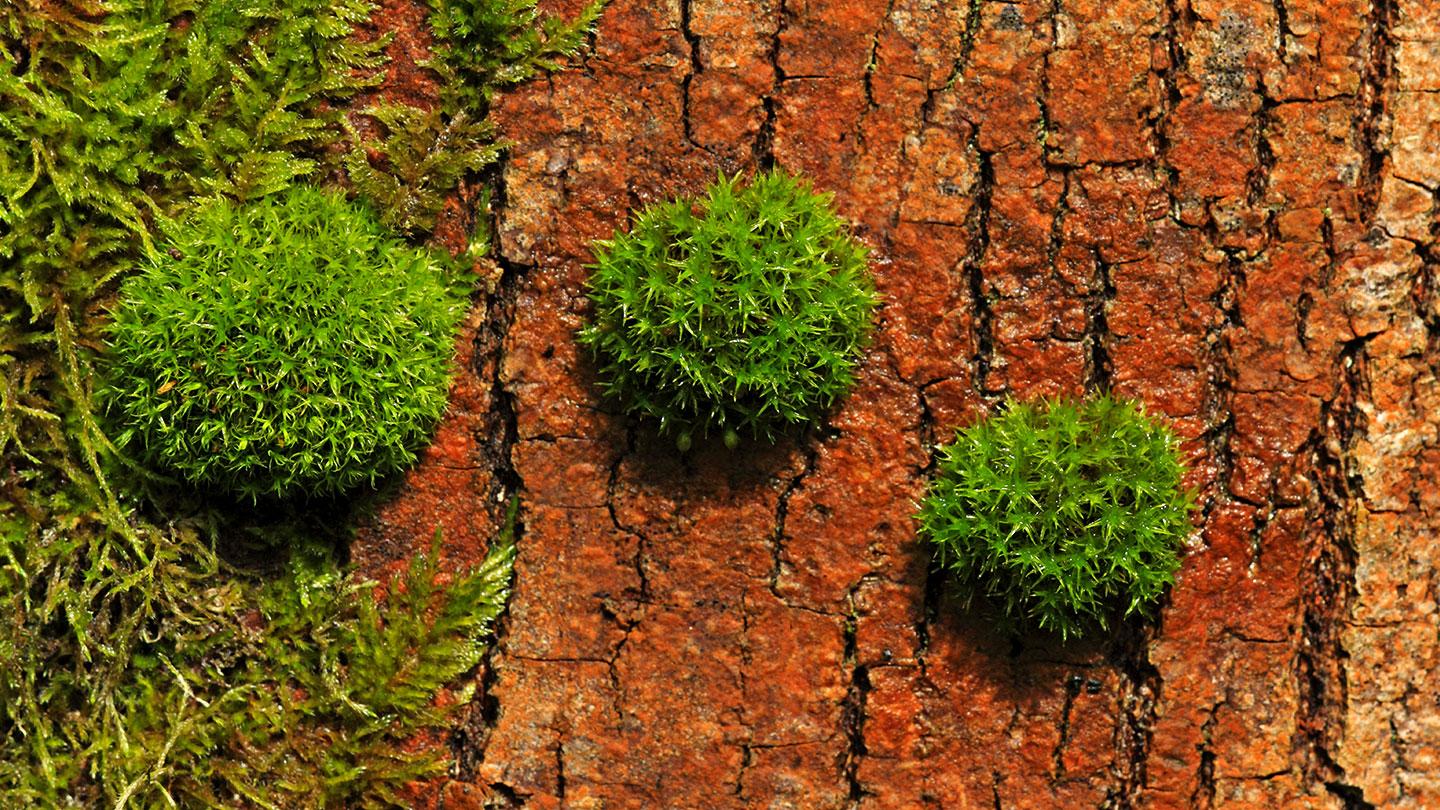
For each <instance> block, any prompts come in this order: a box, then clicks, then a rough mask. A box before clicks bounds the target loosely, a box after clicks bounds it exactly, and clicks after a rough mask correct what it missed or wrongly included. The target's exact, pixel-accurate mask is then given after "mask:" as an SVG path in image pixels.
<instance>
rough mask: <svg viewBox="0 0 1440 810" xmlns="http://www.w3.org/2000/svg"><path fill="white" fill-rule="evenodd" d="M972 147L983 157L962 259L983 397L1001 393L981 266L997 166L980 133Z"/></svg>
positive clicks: (986, 248) (978, 389)
mask: <svg viewBox="0 0 1440 810" xmlns="http://www.w3.org/2000/svg"><path fill="white" fill-rule="evenodd" d="M971 148H972V149H974V151H975V153H976V154H977V155H979V156H980V172H979V175H980V176H979V180H978V181H977V184H976V188H975V204H974V206H973V207H971V209H970V214H969V216H968V217H967V220H968V221H967V222H966V223H965V230H966V232H968V233H969V234H970V250H969V251H968V252H967V253H966V254H965V258H963V259H962V260H961V268H962V270H963V272H964V274H965V282H966V285H967V287H968V289H969V291H970V307H971V310H972V319H971V320H972V322H973V323H974V332H975V356H974V357H973V358H972V366H973V368H974V371H975V378H974V380H975V381H974V388H975V392H976V393H978V394H980V395H981V396H989V395H993V394H996V393H999V392H998V391H996V390H993V389H991V387H990V382H989V378H990V366H991V363H992V361H993V358H994V357H995V330H994V312H993V311H992V310H991V308H990V300H989V298H987V296H986V292H985V274H984V271H983V270H982V269H981V268H982V266H983V264H984V262H985V254H986V253H987V252H988V251H989V249H990V208H991V200H992V199H993V197H994V193H995V167H994V166H993V165H992V162H991V158H992V156H991V154H990V153H989V152H986V151H984V150H982V149H980V144H979V135H978V134H976V135H974V136H972V138H971Z"/></svg>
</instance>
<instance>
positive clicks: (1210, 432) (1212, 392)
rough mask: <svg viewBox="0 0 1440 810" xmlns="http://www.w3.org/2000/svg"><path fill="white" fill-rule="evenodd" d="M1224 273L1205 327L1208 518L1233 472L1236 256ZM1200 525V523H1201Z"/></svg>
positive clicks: (1240, 268) (1240, 273)
mask: <svg viewBox="0 0 1440 810" xmlns="http://www.w3.org/2000/svg"><path fill="white" fill-rule="evenodd" d="M1222 267H1223V270H1224V276H1223V278H1222V280H1221V282H1220V286H1219V287H1218V289H1216V291H1215V293H1214V294H1213V295H1212V296H1211V299H1210V301H1211V304H1212V305H1213V306H1214V308H1215V312H1216V316H1217V317H1216V320H1215V321H1214V322H1213V323H1212V324H1211V325H1210V326H1209V328H1207V329H1206V330H1205V356H1206V367H1207V371H1208V380H1207V382H1208V385H1207V386H1206V395H1205V411H1204V415H1205V433H1204V434H1203V435H1202V437H1201V438H1202V439H1203V440H1204V442H1205V446H1206V449H1207V450H1208V451H1209V453H1208V455H1209V457H1210V458H1211V459H1212V460H1213V461H1214V464H1215V471H1214V472H1215V479H1214V491H1213V493H1212V497H1210V498H1208V499H1207V500H1206V502H1205V504H1204V512H1203V514H1204V516H1205V518H1206V519H1208V518H1209V516H1210V513H1211V512H1213V511H1214V509H1215V507H1216V506H1218V505H1219V504H1220V503H1221V502H1222V501H1224V500H1226V499H1228V498H1229V497H1230V478H1231V476H1232V475H1233V474H1234V472H1235V451H1234V449H1233V447H1232V446H1231V442H1232V440H1233V438H1234V435H1235V412H1234V401H1235V380H1236V377H1237V375H1238V371H1237V370H1236V368H1235V350H1234V346H1233V345H1232V342H1231V340H1232V336H1233V335H1234V334H1235V333H1236V332H1237V331H1238V330H1240V329H1242V328H1243V327H1244V324H1243V323H1242V321H1241V317H1240V291H1241V289H1242V288H1243V287H1244V286H1245V268H1244V265H1243V264H1242V263H1241V261H1240V259H1239V258H1238V257H1237V256H1235V255H1234V254H1233V253H1232V254H1227V255H1226V257H1225V262H1224V263H1223V265H1222ZM1202 525H1203V523H1202Z"/></svg>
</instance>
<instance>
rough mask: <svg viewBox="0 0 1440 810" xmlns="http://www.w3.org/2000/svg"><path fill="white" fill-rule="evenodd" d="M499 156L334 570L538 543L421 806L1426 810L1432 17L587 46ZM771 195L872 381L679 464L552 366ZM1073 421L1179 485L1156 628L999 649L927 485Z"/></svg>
mask: <svg viewBox="0 0 1440 810" xmlns="http://www.w3.org/2000/svg"><path fill="white" fill-rule="evenodd" d="M408 6H409V4H408V3H405V2H391V3H389V4H388V6H387V9H386V11H385V12H384V13H385V14H388V15H391V18H392V19H409V20H410V21H411V22H410V23H403V24H404V25H409V26H411V29H413V25H414V22H415V20H414V14H413V12H412V11H407V10H406V8H404V7H408ZM572 7H573V4H572ZM556 8H557V9H559V10H562V11H564V10H566V7H565V6H564V5H563V4H562V5H559V6H557V7H556ZM381 27H384V26H383V25H382V26H381ZM411 34H413V30H412V31H411ZM413 38H414V37H413V36H406V37H402V38H401V39H400V40H397V45H396V46H395V47H393V48H392V50H397V49H398V50H399V51H401V52H399V53H397V55H398V56H400V57H401V58H402V61H403V58H404V57H405V53H404V52H403V51H404V49H405V48H411V49H412V50H419V51H423V49H424V45H423V42H421V43H418V44H417V43H415V42H413V41H411V40H413ZM406 42H409V44H408V45H404V47H401V45H403V44H404V43H406ZM411 58H412V59H413V53H412V54H411ZM395 71H396V75H397V76H399V77H400V78H399V81H401V82H402V83H406V82H409V83H410V84H415V83H414V82H413V81H411V80H410V79H409V78H407V76H408V75H409V74H407V73H406V71H405V69H404V67H403V65H402V66H401V67H398V68H396V69H395ZM422 84H423V83H422ZM405 92H419V93H422V94H423V93H424V92H425V88H424V87H423V86H420V87H419V89H415V88H414V87H412V88H410V89H409V90H406V91H405ZM498 112H499V115H500V117H501V119H502V121H503V123H504V127H505V130H506V132H507V135H508V136H509V138H510V139H511V140H512V141H513V142H514V146H513V148H512V150H511V152H510V156H509V158H508V160H507V162H506V163H505V164H504V166H503V171H502V172H501V187H502V190H503V193H502V194H501V196H500V197H499V199H498V200H497V204H496V214H495V216H496V222H497V228H498V237H499V239H498V244H497V249H498V250H497V252H498V256H497V257H496V258H497V261H498V266H497V267H496V268H495V273H496V277H497V279H498V281H497V284H496V288H495V292H494V294H493V295H492V296H490V297H489V298H488V299H487V301H486V303H485V306H484V308H483V311H479V312H477V313H476V314H475V315H474V318H473V320H472V323H471V326H472V330H471V333H472V339H470V340H468V341H467V344H466V350H465V352H464V357H463V359H464V361H465V363H466V373H465V375H464V377H463V378H462V379H460V380H459V381H458V383H457V389H456V397H455V400H454V403H453V408H452V413H451V415H450V417H449V418H448V420H447V422H446V423H445V425H444V426H443V427H442V429H441V435H440V439H439V441H438V442H437V443H436V445H435V447H434V448H432V450H431V451H430V453H429V455H428V456H427V458H426V459H425V461H424V463H423V464H422V465H421V466H420V467H419V468H418V469H416V470H415V471H414V472H413V473H412V474H411V475H410V476H409V478H408V479H407V481H406V482H405V483H404V484H403V485H402V487H401V488H400V492H399V493H398V494H397V495H396V496H395V498H394V499H393V500H392V501H390V502H389V503H388V504H386V505H384V506H383V507H382V508H381V509H379V510H378V511H377V513H376V514H375V515H374V516H373V517H372V518H371V519H370V520H369V522H368V524H367V526H366V527H365V528H364V529H363V530H362V533H361V537H360V539H359V540H358V542H357V545H356V548H355V555H356V558H357V559H358V560H359V561H360V562H361V564H362V565H363V566H365V567H367V568H368V569H370V570H372V571H380V570H383V569H384V568H385V567H386V566H388V565H391V564H394V562H395V561H396V560H399V559H401V558H403V557H404V556H405V555H406V554H408V553H410V552H411V550H412V549H416V548H423V547H425V546H426V545H427V543H428V541H429V538H430V537H431V536H432V534H433V531H434V528H435V526H436V525H440V526H442V527H443V528H444V530H445V532H446V542H447V546H446V547H447V550H448V552H449V553H450V554H452V555H453V557H454V559H455V560H456V562H457V563H462V562H465V561H468V560H475V559H478V558H479V556H480V554H481V553H482V552H483V549H484V547H485V544H486V542H487V539H488V538H489V536H490V535H491V533H492V531H493V530H494V527H495V526H496V523H497V520H498V519H499V518H500V516H501V513H502V512H503V509H504V505H505V503H504V502H505V501H506V500H508V499H509V498H510V497H512V496H518V497H519V498H520V501H521V504H522V508H521V519H522V521H523V526H522V529H523V534H522V536H521V538H520V542H519V549H520V552H519V561H518V563H517V586H516V593H515V595H514V598H513V600H512V602H511V606H510V611H509V614H508V618H507V619H506V621H505V624H504V627H503V630H502V637H501V640H500V642H499V644H498V645H497V647H496V649H495V651H494V653H493V655H492V657H491V660H490V662H489V664H488V665H487V667H486V669H485V672H484V673H482V675H481V677H482V678H483V679H484V687H485V688H484V690H483V697H482V698H481V699H480V700H478V701H477V703H476V704H475V705H474V706H472V707H471V708H470V709H469V714H468V717H467V719H466V721H465V722H464V724H463V726H462V727H461V728H459V729H457V731H456V736H455V738H454V740H453V747H454V750H455V753H456V764H455V767H454V769H453V778H452V779H450V780H448V781H446V782H445V783H444V784H438V785H433V786H429V787H428V789H427V791H426V799H425V801H426V802H428V803H429V804H430V805H432V806H440V807H444V808H447V809H448V810H460V809H461V808H477V807H485V806H498V807H526V808H554V807H573V808H607V809H614V808H729V807H736V808H739V807H767V808H786V807H791V808H807V809H808V808H875V810H879V809H880V808H925V807H934V808H946V810H954V809H955V808H1082V807H1143V808H1172V807H1173V808H1181V807H1198V808H1208V807H1229V808H1241V807H1256V808H1366V807H1387V808H1388V807H1395V808H1426V807H1440V705H1437V701H1436V698H1435V696H1436V695H1437V694H1440V642H1437V634H1440V616H1437V613H1436V599H1437V591H1436V586H1437V576H1436V560H1437V552H1436V550H1435V542H1436V538H1437V530H1440V486H1437V483H1436V482H1437V477H1440V437H1437V424H1440V385H1437V381H1436V374H1437V368H1440V287H1437V280H1440V279H1437V262H1440V253H1437V252H1436V251H1437V241H1436V234H1437V227H1440V219H1437V210H1440V209H1437V198H1436V193H1437V191H1440V157H1437V155H1436V148H1437V143H1440V5H1436V4H1435V3H1433V2H1431V0H1373V2H1372V0H1103V2H1101V1H1100V0H1039V1H1038V2H1036V1H1034V0H1024V1H1022V2H1014V3H1010V2H993V1H992V0H972V2H969V3H968V4H966V3H957V2H948V1H945V2H942V1H941V0H613V3H612V5H611V6H610V8H609V9H608V10H607V11H606V13H605V15H604V17H603V18H602V20H601V25H600V29H599V32H598V35H597V37H596V40H595V48H594V51H593V53H592V54H591V55H590V56H589V57H588V58H586V59H585V60H584V62H583V64H581V65H578V66H577V67H575V68H573V69H571V70H570V71H568V72H566V73H563V74H559V75H556V76H554V77H553V78H550V79H547V80H542V81H537V82H534V83H532V84H531V85H528V86H526V87H524V88H522V89H520V90H518V91H516V92H515V93H513V94H511V95H509V96H508V97H506V98H504V99H502V100H501V102H500V106H499V110H498ZM776 164H778V165H780V166H783V167H785V168H787V169H790V170H792V171H796V172H803V173H805V174H806V175H808V176H810V177H811V178H813V179H814V181H815V182H816V184H817V185H818V186H820V187H822V188H829V189H832V190H834V191H835V192H836V195H837V201H838V205H839V207H840V209H841V211H842V213H843V214H844V215H845V216H847V217H848V218H849V219H850V220H852V221H853V222H854V223H855V224H856V226H857V232H858V235H859V236H860V237H861V238H862V239H863V240H864V241H865V242H866V243H867V244H869V245H870V246H871V248H872V249H873V264H872V270H873V272H874V274H875V276H876V279H877V284H878V287H879V289H880V291H881V293H882V294H883V295H884V303H883V305H882V308H881V310H880V313H879V318H878V328H877V332H876V337H875V340H874V342H873V345H872V346H871V348H870V350H869V352H868V355H867V357H866V360H865V363H864V366H863V370H862V371H861V378H860V382H859V384H858V386H857V389H856V390H855V391H854V392H853V394H852V395H851V396H850V397H849V398H848V399H847V400H846V401H845V402H844V403H843V405H842V406H841V407H840V408H839V409H838V410H837V411H836V412H835V413H834V414H833V415H832V417H831V418H830V419H829V421H828V424H826V425H825V426H823V427H822V428H820V429H816V430H813V431H810V432H808V433H804V434H803V435H802V434H796V435H793V436H792V437H790V438H788V439H786V440H783V441H781V442H779V443H778V444H776V445H775V446H773V447H771V446H762V445H742V447H741V448H740V449H739V450H738V451H736V452H727V451H726V450H724V448H723V447H709V446H707V447H697V448H696V449H695V450H694V451H692V452H691V453H690V454H688V455H686V456H680V455H678V454H677V453H676V452H675V451H674V450H673V448H672V447H671V446H670V445H669V444H668V443H666V442H664V441H663V440H660V439H657V438H656V437H655V436H654V434H653V432H651V431H650V430H649V429H648V428H647V427H646V426H645V425H643V424H634V423H631V422H628V421H626V420H625V419H623V418H619V417H617V415H616V414H615V413H614V409H613V408H612V407H611V406H610V405H608V404H607V403H605V402H603V401H600V400H599V399H598V398H597V394H596V389H595V387H594V384H593V382H594V378H593V370H592V368H591V365H590V363H589V362H588V361H587V359H586V358H585V357H584V356H583V355H581V354H580V353H579V352H577V347H576V344H575V341H574V332H575V330H576V328H577V327H578V326H579V325H580V324H581V323H582V320H583V318H584V316H585V312H586V306H587V304H586V302H585V299H584V295H583V281H584V278H585V275H586V269H585V267H584V265H585V263H586V262H587V261H589V257H590V254H589V249H588V244H589V242H590V240H592V239H594V238H597V237H602V236H606V235H608V234H610V233H611V232H612V231H613V230H614V229H615V228H616V227H618V226H621V225H623V224H624V223H625V221H626V218H627V216H628V214H629V212H630V211H632V210H633V209H635V208H636V207H638V206H641V205H643V204H646V203H649V202H651V201H655V200H659V199H663V198H666V197H670V196H672V195H675V194H678V193H682V192H694V191H698V190H699V189H701V188H702V187H703V186H704V185H705V184H706V183H707V182H709V181H710V180H712V179H713V178H714V177H715V175H716V173H717V172H719V171H723V172H735V171H748V170H751V169H753V168H755V167H757V166H758V167H763V166H769V165H776ZM462 203H463V201H457V203H456V207H455V210H454V211H452V212H451V214H452V217H451V219H452V220H453V221H455V222H460V221H464V220H465V219H466V218H467V217H469V216H472V215H473V212H468V211H466V210H464V206H463V204H462ZM1097 389H1110V390H1113V391H1114V392H1116V393H1118V394H1121V395H1124V396H1128V397H1135V398H1139V399H1141V400H1143V401H1144V402H1145V403H1146V404H1147V406H1148V407H1149V409H1150V410H1151V411H1152V412H1155V413H1160V414H1164V415H1166V416H1167V417H1169V418H1170V419H1171V420H1172V422H1173V424H1174V425H1175V426H1176V428H1177V430H1178V431H1179V432H1180V433H1181V434H1182V435H1183V437H1184V438H1185V440H1186V444H1185V449H1186V453H1187V454H1188V457H1189V459H1190V461H1191V463H1192V465H1193V469H1192V475H1191V482H1192V483H1193V484H1194V485H1195V486H1196V487H1198V488H1199V489H1200V491H1201V492H1202V504H1203V515H1202V516H1201V517H1200V518H1199V523H1200V527H1199V529H1198V530H1197V532H1196V534H1195V537H1194V540H1193V542H1192V543H1191V545H1190V546H1189V548H1188V549H1187V551H1186V554H1185V556H1184V563H1183V568H1182V570H1181V571H1180V573H1179V581H1178V584H1177V586H1176V587H1175V588H1174V591H1173V593H1172V595H1171V598H1170V599H1169V601H1168V603H1167V605H1166V606H1165V608H1164V610H1163V612H1162V615H1161V618H1160V620H1159V621H1158V622H1156V623H1154V624H1152V625H1141V624H1139V623H1136V624H1133V625H1131V626H1127V627H1124V628H1122V629H1120V630H1119V631H1118V632H1116V633H1114V634H1113V635H1112V636H1111V637H1109V638H1104V639H1099V640H1095V641H1092V642H1088V643H1085V644H1069V645H1060V644H1058V643H1054V642H1047V641H1045V640H1044V639H1034V638H1023V639H1012V638H1007V637H1004V636H1001V635H999V634H997V633H996V632H995V631H994V630H993V629H992V628H990V627H989V626H987V625H986V624H985V623H984V622H983V621H981V620H980V619H978V618H977V617H975V616H973V615H970V614H967V613H966V612H964V611H962V610H960V609H959V608H957V607H956V606H954V605H951V604H948V603H947V602H946V601H945V600H944V599H943V598H942V594H941V589H940V587H939V586H940V583H938V582H935V581H932V580H930V579H927V555H926V552H925V550H924V549H922V548H921V547H920V546H919V545H918V544H917V542H916V540H915V537H914V524H913V521H912V519H911V515H912V513H913V511H914V509H915V501H916V499H917V498H918V496H919V495H920V494H921V492H922V491H923V487H924V485H925V482H926V480H927V472H928V468H929V466H930V463H931V451H932V448H933V446H934V444H935V443H936V442H939V441H944V440H947V439H948V438H949V436H950V435H951V434H952V432H953V430H954V429H955V428H956V427H957V426H959V425H963V424H966V423H969V422H970V421H972V420H975V419H977V418H979V417H981V416H983V415H984V414H986V413H987V412H989V411H990V410H992V409H993V408H995V407H996V406H997V405H998V404H1000V403H1001V402H1002V401H1003V400H1004V398H1006V397H1021V398H1025V397H1033V396H1038V395H1044V394H1056V393H1070V394H1079V393H1082V392H1085V391H1093V390H1097Z"/></svg>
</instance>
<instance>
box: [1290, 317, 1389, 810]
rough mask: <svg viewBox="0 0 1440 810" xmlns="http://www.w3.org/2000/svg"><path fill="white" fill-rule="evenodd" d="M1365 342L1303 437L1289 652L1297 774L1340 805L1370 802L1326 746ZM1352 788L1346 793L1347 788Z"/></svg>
mask: <svg viewBox="0 0 1440 810" xmlns="http://www.w3.org/2000/svg"><path fill="white" fill-rule="evenodd" d="M1366 342H1367V339H1365V338H1358V339H1355V340H1352V341H1350V342H1349V343H1347V344H1346V345H1345V346H1344V348H1343V350H1342V352H1341V353H1340V357H1339V361H1338V362H1339V367H1338V369H1339V371H1340V373H1341V379H1340V381H1339V383H1338V387H1337V391H1336V392H1335V395H1334V396H1333V398H1332V399H1330V400H1329V401H1327V402H1325V403H1323V404H1322V405H1321V408H1320V427H1319V428H1318V429H1317V432H1316V434H1315V435H1314V436H1312V438H1311V440H1310V441H1309V442H1308V443H1307V446H1306V448H1305V452H1306V453H1307V454H1308V456H1309V457H1310V458H1311V459H1312V469H1313V472H1312V473H1311V478H1312V482H1313V483H1314V485H1315V491H1316V492H1317V494H1318V498H1317V500H1318V503H1316V504H1315V505H1314V510H1315V511H1316V513H1317V514H1315V516H1314V518H1313V520H1314V521H1315V522H1316V524H1317V525H1316V529H1317V531H1316V539H1317V542H1316V544H1315V548H1314V549H1313V550H1312V551H1311V554H1310V558H1309V560H1308V561H1307V562H1308V565H1307V566H1306V570H1307V571H1308V572H1309V573H1308V581H1307V582H1305V583H1304V588H1303V590H1302V605H1303V615H1302V618H1301V629H1300V643H1299V647H1298V649H1297V651H1296V661H1295V666H1296V678H1297V680H1298V691H1299V698H1300V707H1299V712H1300V717H1299V718H1298V719H1297V723H1296V728H1297V737H1298V739H1297V740H1296V747H1297V749H1298V752H1299V754H1300V757H1301V761H1302V768H1303V772H1304V774H1305V775H1306V777H1307V778H1309V779H1310V780H1311V781H1312V783H1318V784H1324V785H1326V787H1327V789H1328V790H1330V792H1331V793H1333V794H1335V795H1336V796H1340V797H1341V798H1344V799H1345V800H1346V803H1347V804H1346V806H1347V807H1355V808H1364V807H1369V806H1370V805H1369V804H1368V803H1365V802H1364V799H1363V797H1361V796H1360V792H1359V790H1358V789H1353V788H1349V787H1347V786H1346V784H1345V771H1344V769H1343V768H1341V767H1340V765H1339V764H1338V763H1337V762H1336V761H1335V758H1334V754H1333V751H1334V750H1335V747H1336V745H1337V744H1338V742H1339V741H1340V739H1341V738H1342V737H1343V735H1344V727H1345V710H1346V705H1347V701H1348V684H1347V682H1346V672H1345V668H1346V661H1347V660H1348V658H1349V653H1348V652H1347V651H1346V649H1345V647H1344V643H1343V639H1342V638H1341V633H1342V631H1343V629H1344V627H1345V625H1346V622H1347V621H1348V620H1349V618H1350V606H1351V604H1352V603H1353V601H1354V599H1355V565H1356V561H1357V553H1356V549H1355V531H1356V527H1355V516H1354V514H1353V510H1354V503H1355V502H1356V499H1357V498H1358V497H1359V493H1360V492H1361V486H1360V482H1359V481H1358V480H1357V477H1356V476H1355V475H1354V474H1353V472H1352V471H1351V470H1350V469H1349V466H1348V462H1347V459H1348V458H1349V455H1350V452H1351V449H1352V447H1353V445H1354V443H1355V440H1356V437H1357V436H1358V435H1360V433H1361V432H1362V431H1363V430H1364V424H1365V415H1364V412H1363V411H1362V410H1361V408H1362V406H1361V404H1360V399H1361V398H1362V397H1363V396H1364V395H1365V392H1366V391H1367V389H1368V380H1367V378H1366V368H1365V366H1366ZM1352 791H1353V793H1352Z"/></svg>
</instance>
